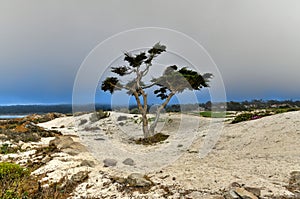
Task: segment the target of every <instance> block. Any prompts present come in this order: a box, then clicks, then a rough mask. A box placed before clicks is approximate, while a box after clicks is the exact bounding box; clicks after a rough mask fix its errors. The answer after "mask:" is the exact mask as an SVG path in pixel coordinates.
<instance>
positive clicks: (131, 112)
mask: <svg viewBox="0 0 300 199" xmlns="http://www.w3.org/2000/svg"><path fill="white" fill-rule="evenodd" d="M129 113H130V114H139V113H140V111H139V109H138V108H133V109H131V110H130V111H129Z"/></svg>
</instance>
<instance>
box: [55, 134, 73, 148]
mask: <svg viewBox="0 0 300 199" xmlns="http://www.w3.org/2000/svg"><path fill="white" fill-rule="evenodd" d="M73 142H74V141H73V139H72V138H71V137H69V136H60V137H56V138H55V139H54V140H51V141H50V143H49V145H50V146H51V145H54V146H56V148H58V149H66V148H68V147H69V146H70V145H71V144H72V143H73Z"/></svg>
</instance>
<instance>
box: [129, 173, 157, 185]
mask: <svg viewBox="0 0 300 199" xmlns="http://www.w3.org/2000/svg"><path fill="white" fill-rule="evenodd" d="M127 183H128V184H129V185H130V186H132V187H149V186H151V185H152V182H151V181H150V180H148V179H146V178H145V176H144V175H143V174H140V173H132V174H130V175H129V176H128V177H127Z"/></svg>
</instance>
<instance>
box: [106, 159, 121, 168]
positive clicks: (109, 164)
mask: <svg viewBox="0 0 300 199" xmlns="http://www.w3.org/2000/svg"><path fill="white" fill-rule="evenodd" d="M117 162H118V161H117V160H115V159H109V158H107V159H105V160H103V163H104V167H114V166H116V165H117Z"/></svg>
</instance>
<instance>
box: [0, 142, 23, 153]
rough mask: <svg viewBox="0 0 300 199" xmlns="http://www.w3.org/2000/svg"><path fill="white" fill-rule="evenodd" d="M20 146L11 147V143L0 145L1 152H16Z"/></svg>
mask: <svg viewBox="0 0 300 199" xmlns="http://www.w3.org/2000/svg"><path fill="white" fill-rule="evenodd" d="M18 150H20V147H11V145H10V144H2V145H1V147H0V154H8V153H16V152H18Z"/></svg>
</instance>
